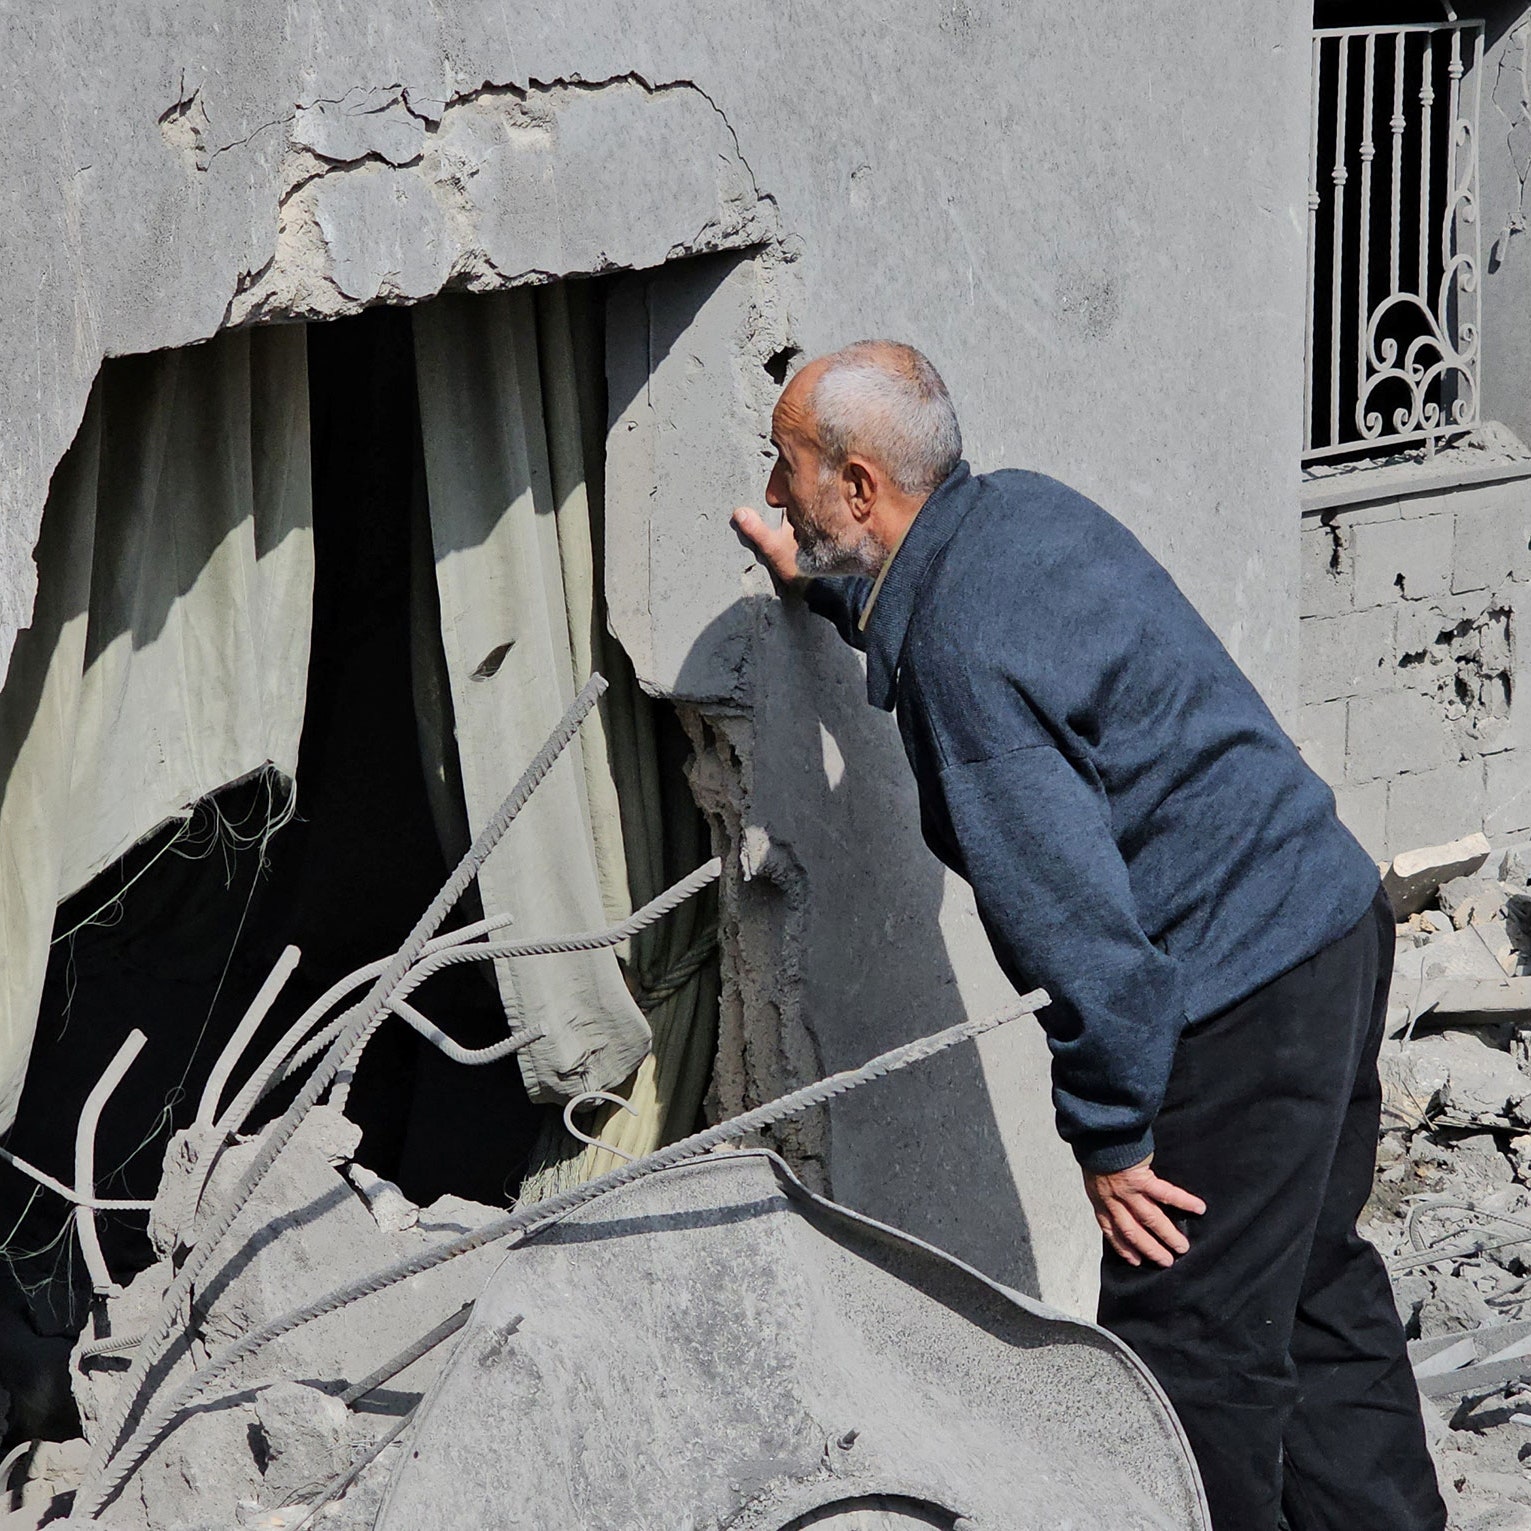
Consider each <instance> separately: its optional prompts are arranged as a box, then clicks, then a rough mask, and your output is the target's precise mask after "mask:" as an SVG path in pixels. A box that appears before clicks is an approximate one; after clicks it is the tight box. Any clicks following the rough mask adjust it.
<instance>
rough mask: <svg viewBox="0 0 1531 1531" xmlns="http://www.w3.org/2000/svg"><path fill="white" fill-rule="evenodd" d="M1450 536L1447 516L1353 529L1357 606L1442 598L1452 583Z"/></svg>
mask: <svg viewBox="0 0 1531 1531" xmlns="http://www.w3.org/2000/svg"><path fill="white" fill-rule="evenodd" d="M1454 534H1455V522H1454V519H1453V517H1451V516H1450V515H1433V516H1420V517H1419V518H1418V519H1416V520H1411V521H1378V522H1374V523H1373V524H1371V525H1369V526H1357V527H1355V528H1354V529H1353V530H1352V532H1351V536H1352V538H1353V539H1354V560H1355V604H1356V606H1357V607H1364V606H1386V605H1388V604H1389V603H1391V602H1394V601H1397V600H1400V599H1407V600H1411V601H1415V600H1419V599H1421V598H1422V597H1426V596H1432V595H1442V594H1444V593H1445V591H1446V589H1447V587H1448V585H1449V584H1450V582H1451V571H1452V542H1453V537H1454Z"/></svg>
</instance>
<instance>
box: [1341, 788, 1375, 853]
mask: <svg viewBox="0 0 1531 1531" xmlns="http://www.w3.org/2000/svg"><path fill="white" fill-rule="evenodd" d="M1334 806H1335V809H1336V810H1337V811H1338V813H1339V816H1340V823H1342V824H1343V825H1344V826H1345V828H1346V829H1348V830H1349V831H1350V832H1351V834H1353V835H1354V836H1355V837H1356V839H1357V840H1359V841H1360V842H1361V845H1362V847H1363V848H1364V849H1365V851H1366V854H1367V855H1368V856H1371V857H1372V858H1373V859H1374V860H1379V861H1380V860H1381V859H1382V857H1383V856H1384V854H1385V853H1386V851H1387V783H1386V782H1385V781H1367V782H1347V783H1346V784H1345V785H1344V786H1342V787H1337V788H1336V789H1335V793H1334Z"/></svg>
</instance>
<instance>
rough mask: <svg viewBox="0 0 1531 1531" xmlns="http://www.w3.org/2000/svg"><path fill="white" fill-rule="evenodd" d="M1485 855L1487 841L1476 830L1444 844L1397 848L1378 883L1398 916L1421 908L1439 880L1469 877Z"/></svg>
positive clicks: (1439, 882) (1439, 883)
mask: <svg viewBox="0 0 1531 1531" xmlns="http://www.w3.org/2000/svg"><path fill="white" fill-rule="evenodd" d="M1488 858H1489V843H1488V841H1487V840H1486V839H1485V838H1484V837H1483V836H1482V835H1481V834H1478V833H1476V832H1475V833H1473V834H1470V835H1466V836H1464V837H1463V838H1462V839H1460V840H1452V841H1449V842H1448V843H1446V844H1444V845H1426V846H1421V847H1419V848H1417V849H1409V850H1403V851H1399V852H1398V854H1397V855H1396V856H1394V858H1393V863H1392V865H1391V866H1390V867H1389V868H1388V869H1387V871H1386V872H1385V873H1384V874H1383V877H1382V886H1383V887H1384V888H1386V889H1387V896H1388V897H1389V898H1390V899H1391V900H1392V903H1393V908H1394V910H1396V911H1397V913H1398V915H1399V917H1400V918H1403V917H1405V916H1407V915H1410V914H1413V913H1414V911H1415V910H1416V909H1423V908H1424V906H1425V904H1426V903H1428V902H1429V900H1430V896H1431V895H1432V894H1433V893H1434V892H1435V891H1436V889H1437V888H1439V887H1440V886H1441V885H1442V884H1443V883H1452V882H1457V881H1459V880H1460V879H1462V878H1466V877H1471V876H1472V874H1473V873H1474V872H1476V871H1478V870H1479V868H1480V867H1482V865H1483V863H1484V862H1485V861H1487V860H1488Z"/></svg>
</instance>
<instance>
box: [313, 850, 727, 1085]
mask: <svg viewBox="0 0 1531 1531" xmlns="http://www.w3.org/2000/svg"><path fill="white" fill-rule="evenodd" d="M722 875H723V863H722V860H721V859H720V858H719V857H717V856H714V857H713V858H712V860H711V861H704V862H703V863H702V865H701V866H699V867H698V868H697V869H696V870H695V871H694V872H688V873H687V874H686V876H684V877H683V878H681V880H680V881H679V882H678V883H675V884H674V885H673V886H671V887H668V888H666V889H665V890H664V892H663V893H661V894H659V895H658V897H657V898H653V899H650V900H649V902H648V903H646V904H645V905H643V907H642V908H641V909H635V910H634V911H633V912H632V913H631V914H630V915H628V917H627V918H626V919H625V920H621V921H619V922H618V923H617V924H615V925H611V926H608V927H607V928H606V929H605V930H587V931H584V932H582V933H581V934H579V935H574V936H548V937H544V938H542V939H540V940H537V941H516V942H509V943H499V944H491V943H489V942H487V941H471V942H470V941H455V942H451V943H445V942H443V943H442V944H441V945H440V946H439V947H438V948H437V949H436V950H435V951H428V952H423V953H422V954H421V957H420V960H419V962H417V963H416V964H415V966H414V967H412V968H411V969H410V970H409V972H407V973H406V974H405V975H404V977H403V978H401V979H400V980H399V986H398V988H397V989H396V990H395V991H394V996H393V999H392V1000H391V1001H390V1002H389V1009H391V1010H392V1011H393V1013H394V1014H395V1015H397V1016H398V1017H399V1019H400V1020H402V1021H407V1022H408V1023H409V1024H410V1025H411V1026H413V1027H414V1028H415V1030H416V1031H418V1032H419V1033H420V1035H421V1036H423V1037H424V1038H425V1039H426V1041H428V1042H431V1043H433V1044H434V1045H435V1046H436V1047H438V1048H439V1049H440V1050H441V1051H442V1052H444V1053H445V1054H446V1055H447V1057H449V1058H450V1059H452V1061H453V1062H454V1063H465V1064H479V1063H493V1062H494V1061H495V1060H496V1059H497V1058H503V1057H505V1056H506V1055H507V1054H508V1053H513V1052H519V1051H520V1050H521V1048H523V1047H525V1046H527V1045H528V1044H529V1043H531V1042H535V1041H538V1040H540V1034H539V1035H533V1036H529V1035H527V1034H526V1033H525V1032H524V1031H519V1032H515V1033H513V1034H512V1035H511V1036H510V1037H508V1038H507V1039H506V1040H505V1041H504V1042H497V1043H495V1045H494V1046H493V1047H486V1048H480V1049H478V1050H477V1051H473V1052H470V1051H469V1050H468V1049H466V1048H463V1047H460V1046H459V1045H458V1044H457V1043H455V1042H453V1041H452V1039H451V1038H450V1037H448V1036H447V1034H446V1033H445V1032H444V1031H442V1030H441V1028H440V1027H439V1026H437V1025H436V1024H435V1022H434V1021H432V1020H430V1018H429V1017H427V1016H424V1015H422V1014H421V1013H420V1012H419V1011H418V1010H416V1009H415V1008H414V1006H413V1005H410V1004H408V1003H407V998H408V996H409V995H410V994H412V993H413V992H414V991H415V990H416V989H417V988H419V987H420V985H421V984H422V983H424V982H425V980H426V979H427V978H429V977H430V976H431V975H432V974H433V973H437V972H440V971H441V969H442V968H444V967H451V966H453V965H454V964H457V963H463V962H481V961H482V962H488V961H492V960H494V959H495V958H499V957H544V956H559V955H563V954H565V953H568V952H589V951H598V950H600V949H601V948H603V947H607V946H618V945H620V944H621V943H622V942H623V941H627V940H630V939H631V938H632V937H633V936H635V935H637V934H638V933H639V932H640V931H644V930H647V929H648V928H649V926H650V925H652V924H654V923H655V922H656V921H658V920H661V919H663V918H664V917H665V915H667V914H669V913H670V912H671V910H673V909H676V908H678V907H679V906H680V905H681V904H683V903H685V901H686V900H687V899H688V898H693V897H695V896H696V894H698V893H700V892H701V890H702V889H703V888H705V887H707V886H708V885H709V884H711V883H714V882H716V881H717V880H718V878H719V877H721V876H722ZM338 1026H339V1022H333V1021H332V1022H331V1023H330V1025H329V1026H327V1027H326V1028H325V1029H324V1030H323V1031H322V1032H320V1033H319V1034H318V1035H317V1036H315V1037H314V1038H313V1040H312V1041H310V1042H309V1043H307V1044H306V1045H305V1046H304V1048H303V1053H304V1054H309V1053H311V1052H313V1051H314V1050H316V1049H318V1048H321V1047H323V1046H324V1045H325V1044H326V1043H328V1042H332V1041H333V1040H334V1038H335V1036H336V1035H337V1034H338V1033H337V1028H338ZM370 1039H371V1032H370V1031H369V1032H368V1033H367V1034H366V1035H364V1036H363V1037H362V1038H361V1039H360V1040H359V1041H358V1042H357V1044H356V1051H355V1052H354V1053H353V1054H352V1056H351V1057H350V1058H349V1059H348V1060H347V1062H346V1072H347V1073H348V1074H351V1073H354V1072H355V1069H356V1065H357V1062H358V1060H359V1058H360V1055H361V1052H362V1049H363V1048H364V1047H365V1046H366V1044H367V1042H368V1041H369V1040H370ZM301 1062H302V1055H299V1056H298V1057H296V1058H294V1060H293V1067H294V1068H297V1067H299V1066H300V1065H301ZM342 1077H344V1076H342ZM332 1102H333V1104H335V1105H336V1106H338V1107H339V1108H340V1109H341V1110H344V1109H345V1098H344V1094H343V1093H342V1091H341V1089H340V1086H339V1085H338V1084H337V1086H336V1093H335V1095H334V1096H333V1097H332Z"/></svg>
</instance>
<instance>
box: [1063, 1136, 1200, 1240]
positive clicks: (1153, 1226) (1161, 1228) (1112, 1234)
mask: <svg viewBox="0 0 1531 1531" xmlns="http://www.w3.org/2000/svg"><path fill="white" fill-rule="evenodd" d="M1153 1163H1154V1156H1153V1155H1152V1154H1150V1155H1149V1156H1148V1157H1147V1158H1146V1159H1143V1160H1141V1161H1140V1162H1139V1163H1137V1164H1130V1165H1128V1167H1127V1168H1126V1169H1124V1170H1112V1171H1111V1172H1110V1173H1109V1174H1095V1173H1094V1172H1092V1171H1090V1170H1085V1171H1084V1189H1085V1194H1086V1195H1087V1196H1088V1197H1089V1198H1090V1205H1091V1206H1092V1207H1093V1208H1094V1209H1095V1221H1096V1222H1097V1223H1099V1224H1100V1231H1101V1232H1102V1233H1103V1234H1105V1236H1106V1242H1107V1243H1108V1244H1109V1245H1110V1246H1111V1247H1112V1249H1114V1250H1115V1251H1116V1252H1117V1254H1119V1255H1120V1256H1121V1257H1122V1259H1124V1260H1125V1261H1126V1262H1127V1263H1128V1264H1129V1265H1141V1264H1142V1263H1143V1262H1144V1260H1148V1261H1149V1262H1151V1263H1152V1264H1154V1265H1173V1264H1174V1262H1175V1256H1176V1255H1183V1254H1184V1253H1185V1252H1186V1250H1188V1249H1189V1248H1190V1247H1191V1242H1190V1240H1189V1239H1187V1238H1186V1236H1185V1235H1184V1234H1183V1233H1182V1232H1181V1231H1180V1230H1179V1229H1178V1228H1177V1227H1176V1226H1175V1225H1174V1223H1172V1222H1171V1221H1170V1219H1169V1216H1168V1214H1167V1213H1166V1212H1165V1211H1164V1209H1165V1208H1166V1207H1174V1208H1176V1209H1177V1210H1178V1211H1181V1212H1194V1213H1195V1214H1196V1215H1197V1216H1198V1217H1199V1216H1200V1215H1201V1214H1202V1213H1203V1212H1205V1211H1206V1210H1207V1204H1206V1202H1204V1201H1203V1200H1202V1199H1201V1197H1199V1196H1192V1195H1191V1193H1190V1192H1189V1191H1182V1190H1181V1189H1180V1187H1179V1186H1178V1185H1171V1184H1170V1183H1169V1181H1168V1180H1161V1179H1160V1178H1159V1177H1158V1176H1157V1175H1156V1174H1154V1171H1153Z"/></svg>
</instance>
